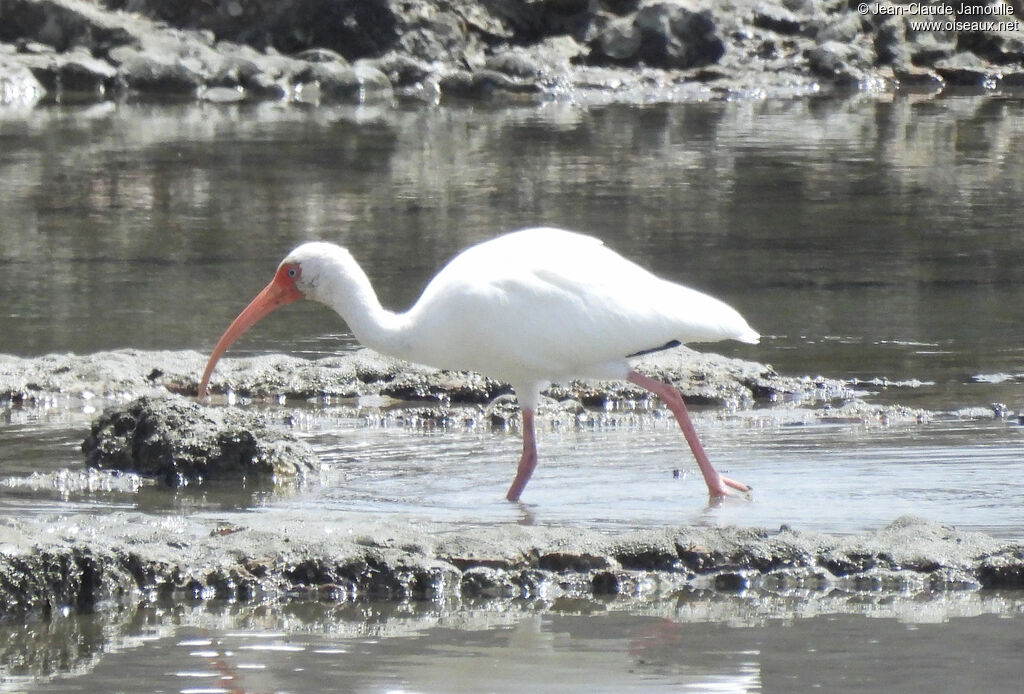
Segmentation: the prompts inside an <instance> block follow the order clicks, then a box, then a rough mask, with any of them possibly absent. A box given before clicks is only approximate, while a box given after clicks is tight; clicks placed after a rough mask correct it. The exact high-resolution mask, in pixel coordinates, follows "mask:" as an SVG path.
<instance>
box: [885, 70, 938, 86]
mask: <svg viewBox="0 0 1024 694" xmlns="http://www.w3.org/2000/svg"><path fill="white" fill-rule="evenodd" d="M893 75H894V77H895V78H896V81H897V82H898V83H899V85H900V87H909V88H920V89H927V90H929V91H935V90H939V89H942V88H943V87H944V86H945V85H946V82H945V80H943V79H942V78H941V77H940V76H939V75H938V74H937V73H936V72H935V71H933V70H928V69H924V68H915V67H908V68H896V69H895V70H893Z"/></svg>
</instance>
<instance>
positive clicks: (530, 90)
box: [440, 70, 539, 99]
mask: <svg viewBox="0 0 1024 694" xmlns="http://www.w3.org/2000/svg"><path fill="white" fill-rule="evenodd" d="M440 87H441V93H442V94H443V95H444V96H446V97H455V98H461V99H479V98H482V97H490V96H493V95H495V94H501V93H504V94H506V95H510V94H535V93H537V92H538V91H539V87H538V85H537V84H536V83H534V82H532V81H527V80H518V79H513V78H512V77H509V76H508V75H505V74H503V73H500V72H495V71H494V70H476V71H473V72H469V71H468V70H456V71H455V72H451V73H449V74H447V75H445V76H444V77H442V78H441V80H440Z"/></svg>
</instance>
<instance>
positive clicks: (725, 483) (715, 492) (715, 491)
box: [708, 475, 751, 498]
mask: <svg viewBox="0 0 1024 694" xmlns="http://www.w3.org/2000/svg"><path fill="white" fill-rule="evenodd" d="M733 489H735V490H736V491H739V492H744V493H746V492H749V491H750V489H751V488H750V487H749V486H748V485H745V484H743V483H742V482H738V481H736V480H734V479H731V478H729V477H726V476H725V475H719V476H718V484H717V485H714V484H712V485H708V494H709V495H710V496H711V497H712V498H722V497H725V496H733V491H732V490H733Z"/></svg>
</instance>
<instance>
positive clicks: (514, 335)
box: [199, 228, 760, 501]
mask: <svg viewBox="0 0 1024 694" xmlns="http://www.w3.org/2000/svg"><path fill="white" fill-rule="evenodd" d="M301 298H307V299H312V300H314V301H319V302H320V303H323V304H326V305H327V306H328V307H330V308H332V309H334V311H336V312H337V313H338V314H339V315H340V316H341V317H342V318H343V319H344V320H345V322H346V323H347V324H348V326H349V328H351V330H352V332H353V333H354V334H355V336H356V338H357V339H358V340H359V341H360V342H361V343H362V344H363V345H365V346H367V347H370V348H372V349H374V350H376V351H378V352H381V353H383V354H390V355H393V356H396V357H400V358H402V359H405V360H408V361H412V362H417V363H421V364H426V365H428V366H433V367H436V368H440V369H451V370H459V371H477V372H480V373H484V374H487V375H489V376H491V377H493V378H496V379H500V380H503V381H506V382H508V383H509V384H511V385H512V387H513V389H514V390H515V392H516V396H517V398H518V400H519V407H520V410H521V412H522V427H523V454H522V457H521V458H520V460H519V468H518V471H517V472H516V476H515V479H514V480H513V482H512V486H511V487H510V488H509V490H508V494H507V495H506V498H507V499H508V500H509V501H518V500H519V497H520V495H521V494H522V493H523V489H524V488H525V487H526V483H527V482H528V481H529V480H530V476H531V475H532V474H533V470H534V467H535V466H536V464H537V443H536V436H535V433H534V413H535V412H536V409H537V403H538V401H539V399H540V391H541V390H542V389H543V388H545V387H547V385H548V384H550V383H551V382H564V381H565V380H568V379H574V378H580V379H608V380H611V379H615V380H622V379H625V380H628V381H630V382H631V383H635V384H637V385H639V386H641V387H643V388H645V389H647V390H648V391H650V392H652V393H654V394H655V395H657V396H658V397H659V398H661V400H662V401H663V402H664V403H665V404H666V405H667V406H668V408H669V410H671V411H672V414H673V415H675V418H676V420H677V421H678V423H679V427H680V428H681V429H682V431H683V435H684V436H685V437H686V441H687V443H689V445H690V450H691V451H692V452H693V456H694V458H696V460H697V465H698V466H699V467H700V471H701V473H702V474H703V476H704V481H705V482H706V483H707V487H708V493H709V494H710V495H711V496H712V497H720V496H725V495H727V494H729V493H730V488H731V489H736V490H739V491H748V490H749V487H747V486H746V485H744V484H743V483H741V482H737V481H735V480H732V479H729V478H727V477H725V476H723V475H721V474H720V473H719V472H718V471H717V470H715V468H714V467H713V466H712V465H711V462H710V461H709V460H708V457H707V455H706V454H705V452H704V449H703V447H702V446H701V444H700V439H699V438H698V436H697V432H696V430H695V429H694V427H693V424H692V422H691V421H690V417H689V414H688V413H687V411H686V405H685V404H683V398H682V396H681V395H680V394H679V391H677V390H676V389H675V388H673V387H672V386H670V385H668V384H667V383H662V382H661V381H658V380H655V379H652V378H649V377H647V376H643V375H641V374H639V373H637V372H636V371H634V370H633V369H631V368H630V366H629V361H628V359H629V357H631V356H636V355H637V354H640V353H644V352H649V351H655V350H658V349H664V348H668V347H674V346H677V345H679V344H680V343H686V342H709V341H717V340H725V339H734V340H740V341H742V342H749V343H756V342H757V341H758V340H759V338H760V336H759V335H758V334H757V333H756V332H755V331H754V330H753V329H751V327H750V326H749V325H747V322H746V321H745V320H744V319H743V317H742V316H740V314H739V313H737V312H736V311H735V310H734V309H733V308H732V307H730V306H728V305H726V304H725V303H723V302H721V301H719V300H718V299H715V298H713V297H710V296H708V295H706V294H702V293H701V292H698V291H695V290H693V289H689V288H687V287H684V286H682V285H679V284H675V283H673V282H669V281H667V280H663V279H661V278H659V277H657V276H655V275H653V274H651V273H650V272H648V271H647V270H645V269H644V268H642V267H640V266H639V265H637V264H636V263H633V262H632V261H629V260H627V259H625V258H623V257H622V256H621V255H619V254H618V253H616V252H615V251H612V250H610V249H609V248H607V247H605V246H604V245H603V243H602V242H601V241H600V240H599V239H596V238H593V237H590V236H585V235H583V234H577V233H573V232H570V231H564V230H561V229H553V228H536V229H524V230H522V231H516V232H513V233H509V234H505V235H503V236H499V237H497V238H495V239H492V240H490V241H486V242H484V243H481V244H478V245H476V246H472V247H471V248H468V249H466V250H464V251H463V252H462V253H460V254H459V255H457V256H455V258H453V259H452V260H451V261H450V262H449V263H448V264H447V265H446V266H445V267H444V268H443V269H442V270H441V271H440V272H439V273H437V275H436V276H435V277H434V279H433V280H431V281H430V283H429V284H428V285H427V287H426V289H424V290H423V294H422V295H421V296H420V298H419V300H418V301H417V302H416V304H415V305H414V306H413V307H412V308H411V309H409V310H408V311H406V312H405V313H395V312H392V311H388V310H386V309H384V308H383V307H382V306H381V304H380V301H379V300H378V299H377V294H376V293H375V292H374V290H373V287H372V286H371V284H370V280H369V278H368V277H367V276H366V273H365V272H363V270H362V268H360V267H359V264H358V263H356V261H355V259H353V257H352V255H351V254H350V253H349V252H348V251H347V250H346V249H344V248H341V247H339V246H336V245H334V244H331V243H323V242H312V243H305V244H303V245H301V246H299V247H298V248H296V249H295V250H293V251H292V252H291V253H289V254H288V256H287V257H286V258H285V259H284V260H283V261H282V262H281V264H280V266H279V267H278V269H277V272H276V274H275V275H274V279H273V280H272V281H271V282H270V284H268V285H267V286H266V288H264V289H263V291H261V292H260V293H259V295H257V296H256V298H255V299H253V300H252V302H251V303H250V304H249V305H248V307H246V308H245V310H243V311H242V312H241V313H240V314H239V315H238V317H237V318H235V320H234V322H232V323H231V325H230V326H229V327H228V329H227V330H226V331H225V332H224V335H223V336H222V337H221V338H220V340H219V341H218V342H217V345H216V347H214V350H213V353H212V354H211V355H210V359H209V361H208V362H207V364H206V370H205V372H204V373H203V378H202V381H201V382H200V384H199V396H200V397H202V396H204V395H205V393H206V387H207V384H208V383H209V380H210V374H211V373H212V372H213V368H214V366H215V365H216V364H217V361H218V360H219V359H220V357H221V356H222V355H223V354H224V352H225V351H226V350H227V349H228V347H229V346H230V345H231V344H232V343H233V342H234V341H235V340H237V339H238V337H239V336H240V335H242V333H244V332H245V331H246V330H248V329H249V328H250V327H251V326H252V325H254V324H255V323H256V322H258V321H259V320H260V319H262V318H263V317H264V316H266V315H267V314H268V313H270V312H271V311H273V310H274V309H276V308H278V307H279V306H283V305H284V304H287V303H290V302H292V301H295V300H297V299H301Z"/></svg>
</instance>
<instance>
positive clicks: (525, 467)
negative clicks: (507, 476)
mask: <svg viewBox="0 0 1024 694" xmlns="http://www.w3.org/2000/svg"><path fill="white" fill-rule="evenodd" d="M522 415H523V457H522V458H520V459H519V470H517V471H516V478H515V479H514V480H512V486H511V487H509V488H508V494H506V495H505V498H506V499H508V500H509V501H519V495H520V494H522V493H523V489H525V488H526V483H527V482H529V481H530V476H531V475H532V474H533V469H534V468H535V467H537V438H536V436H534V433H533V408H530V407H524V408H523V409H522Z"/></svg>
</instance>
